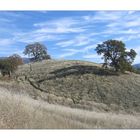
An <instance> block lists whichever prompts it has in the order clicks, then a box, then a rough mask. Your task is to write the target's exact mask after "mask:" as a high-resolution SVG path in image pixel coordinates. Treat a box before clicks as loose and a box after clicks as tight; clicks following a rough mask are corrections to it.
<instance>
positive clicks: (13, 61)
mask: <svg viewBox="0 0 140 140" xmlns="http://www.w3.org/2000/svg"><path fill="white" fill-rule="evenodd" d="M22 64H23V61H22V58H21V57H20V56H19V55H17V54H13V55H12V56H10V57H8V58H5V59H1V60H0V70H1V74H2V75H3V76H5V75H9V77H10V76H11V73H13V72H14V71H15V70H16V69H17V67H18V66H19V65H22Z"/></svg>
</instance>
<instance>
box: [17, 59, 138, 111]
mask: <svg viewBox="0 0 140 140" xmlns="http://www.w3.org/2000/svg"><path fill="white" fill-rule="evenodd" d="M31 67H32V70H31V71H30V64H25V65H23V66H21V67H19V69H18V71H17V72H16V76H17V77H18V78H17V79H18V81H19V82H20V83H23V84H25V83H26V82H28V81H30V83H29V82H28V83H26V84H27V85H28V84H32V86H34V87H35V88H37V89H39V90H41V91H43V92H41V93H40V94H39V95H40V96H42V99H44V100H47V101H48V102H49V103H58V104H61V105H67V106H71V107H77V108H83V109H84V108H85V109H89V110H95V104H96V106H98V110H99V111H102V110H104V111H110V110H111V111H112V110H114V111H119V110H125V111H127V112H129V113H132V112H133V111H134V112H135V111H137V112H140V75H138V74H134V73H126V74H120V75H116V74H115V73H114V72H112V71H108V70H105V69H102V68H101V65H99V64H95V63H92V62H86V61H62V60H61V61H54V60H48V61H42V62H36V63H32V64H31ZM29 93H30V92H29ZM36 95H37V94H35V96H36ZM48 95H50V96H49V97H48ZM102 104H103V106H102ZM96 109H97V107H96Z"/></svg>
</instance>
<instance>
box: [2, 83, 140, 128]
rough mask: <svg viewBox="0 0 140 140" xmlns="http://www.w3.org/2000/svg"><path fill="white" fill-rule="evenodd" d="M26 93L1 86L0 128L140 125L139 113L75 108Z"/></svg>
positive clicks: (131, 126) (118, 126) (119, 126)
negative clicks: (51, 102) (37, 98)
mask: <svg viewBox="0 0 140 140" xmlns="http://www.w3.org/2000/svg"><path fill="white" fill-rule="evenodd" d="M7 85H8V84H7ZM25 92H26V91H22V90H21V91H17V92H16V91H15V90H13V89H7V88H6V86H5V87H2V86H0V128H11V129H14V128H22V129H23V128H28V129H30V128H56V129H58V128H68V129H74V128H75V129H77V128H140V116H139V114H135V115H128V114H115V113H111V112H110V113H104V112H95V111H86V110H81V109H72V108H69V107H64V106H60V105H53V104H49V103H47V102H44V101H42V100H34V99H32V98H31V97H30V96H27V94H28V93H27V94H25ZM23 93H24V94H23Z"/></svg>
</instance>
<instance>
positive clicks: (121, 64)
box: [95, 40, 137, 72]
mask: <svg viewBox="0 0 140 140" xmlns="http://www.w3.org/2000/svg"><path fill="white" fill-rule="evenodd" d="M95 50H96V52H97V53H98V54H99V55H102V56H103V57H102V58H103V59H104V64H103V66H104V67H106V68H107V67H108V66H111V67H113V68H114V69H115V71H121V72H124V71H125V70H128V71H131V70H132V66H131V64H132V63H133V61H134V59H135V57H136V55H137V53H136V52H135V51H134V50H133V49H131V50H130V51H127V50H126V48H125V44H124V43H123V42H122V41H118V40H107V41H105V42H103V43H102V44H98V45H97V47H96V49H95Z"/></svg>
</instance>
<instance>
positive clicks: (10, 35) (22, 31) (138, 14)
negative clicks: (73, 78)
mask: <svg viewBox="0 0 140 140" xmlns="http://www.w3.org/2000/svg"><path fill="white" fill-rule="evenodd" d="M108 39H117V40H122V41H123V42H124V43H125V44H126V48H127V49H128V50H129V49H131V48H133V49H134V50H135V51H136V52H137V54H138V55H137V57H136V59H135V62H134V63H140V11H0V56H9V55H11V54H13V53H18V54H20V55H21V56H23V57H25V56H24V55H23V51H24V48H25V46H26V45H27V44H29V43H33V42H41V43H42V44H44V45H46V47H47V49H48V53H49V54H50V55H51V56H52V58H54V59H70V60H74V59H76V60H86V61H93V62H97V63H100V62H102V60H101V56H98V55H97V54H96V52H95V51H94V49H95V48H96V46H97V44H98V43H101V42H103V41H106V40H108Z"/></svg>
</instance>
